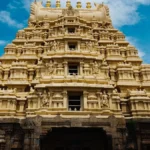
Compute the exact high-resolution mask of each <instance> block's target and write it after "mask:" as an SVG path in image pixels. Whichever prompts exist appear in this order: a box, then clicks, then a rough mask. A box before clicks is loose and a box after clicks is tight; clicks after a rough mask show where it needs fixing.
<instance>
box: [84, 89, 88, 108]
mask: <svg viewBox="0 0 150 150" xmlns="http://www.w3.org/2000/svg"><path fill="white" fill-rule="evenodd" d="M87 95H88V92H87V91H84V93H83V102H84V106H83V107H84V108H83V110H84V109H87V108H88V107H87Z"/></svg>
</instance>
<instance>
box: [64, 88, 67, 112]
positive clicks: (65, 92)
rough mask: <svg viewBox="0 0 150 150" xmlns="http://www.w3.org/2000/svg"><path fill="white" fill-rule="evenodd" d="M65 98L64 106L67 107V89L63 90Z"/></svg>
mask: <svg viewBox="0 0 150 150" xmlns="http://www.w3.org/2000/svg"><path fill="white" fill-rule="evenodd" d="M63 99H64V108H65V109H66V108H67V91H66V90H65V91H64V92H63Z"/></svg>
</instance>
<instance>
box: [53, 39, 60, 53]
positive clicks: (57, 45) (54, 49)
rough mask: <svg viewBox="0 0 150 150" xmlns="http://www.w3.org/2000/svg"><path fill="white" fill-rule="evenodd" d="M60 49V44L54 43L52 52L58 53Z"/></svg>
mask: <svg viewBox="0 0 150 150" xmlns="http://www.w3.org/2000/svg"><path fill="white" fill-rule="evenodd" d="M59 47H60V43H59V42H56V41H54V42H53V44H52V50H53V51H56V50H58V49H59Z"/></svg>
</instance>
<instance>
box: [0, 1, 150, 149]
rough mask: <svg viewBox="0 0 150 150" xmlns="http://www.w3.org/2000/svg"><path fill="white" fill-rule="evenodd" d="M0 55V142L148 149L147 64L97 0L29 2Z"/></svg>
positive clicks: (30, 146)
mask: <svg viewBox="0 0 150 150" xmlns="http://www.w3.org/2000/svg"><path fill="white" fill-rule="evenodd" d="M0 61H1V62H0V87H1V89H0V150H4V149H5V150H40V149H41V150H48V149H52V150H61V149H63V150H66V149H71V150H72V149H80V150H81V149H82V150H93V149H95V150H124V149H125V148H126V149H127V148H128V149H129V148H133V149H136V150H137V149H138V150H149V148H150V147H149V144H150V134H149V133H150V131H148V130H149V125H150V124H149V119H150V65H144V64H142V60H141V58H140V57H139V56H138V51H137V50H136V48H135V47H133V46H131V45H130V44H129V43H128V42H127V41H126V40H125V36H124V34H123V33H122V32H120V31H118V30H117V29H115V28H114V27H113V26H112V22H111V19H110V15H109V8H108V7H107V6H105V5H104V4H95V7H94V8H91V3H89V2H88V3H87V6H86V8H82V4H81V2H80V1H78V2H77V6H76V8H73V7H72V6H71V2H70V1H69V0H67V3H66V8H61V3H60V1H59V0H57V1H56V8H51V1H50V0H48V1H47V3H46V7H43V6H42V4H41V2H34V3H32V4H31V14H30V18H29V22H28V27H26V28H24V29H23V30H19V31H18V32H17V35H16V39H14V40H13V41H12V43H11V44H8V45H7V46H6V47H5V54H4V55H3V56H2V57H1V58H0ZM82 133H83V134H82ZM64 135H65V136H64Z"/></svg>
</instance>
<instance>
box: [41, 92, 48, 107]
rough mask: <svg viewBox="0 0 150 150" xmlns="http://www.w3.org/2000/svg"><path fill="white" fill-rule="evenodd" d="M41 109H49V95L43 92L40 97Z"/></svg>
mask: <svg viewBox="0 0 150 150" xmlns="http://www.w3.org/2000/svg"><path fill="white" fill-rule="evenodd" d="M40 98H41V107H49V93H47V92H46V90H44V93H43V94H42V95H41V96H40Z"/></svg>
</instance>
